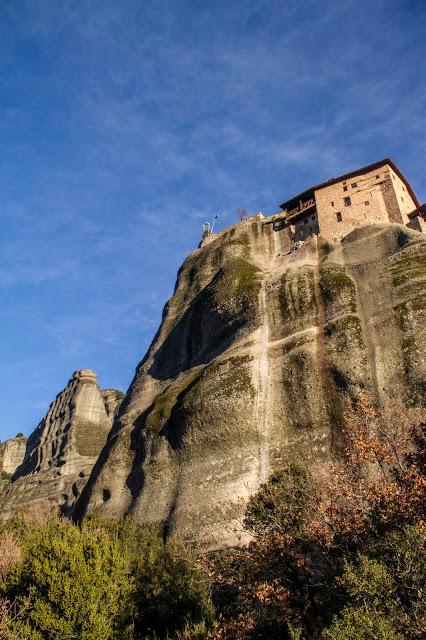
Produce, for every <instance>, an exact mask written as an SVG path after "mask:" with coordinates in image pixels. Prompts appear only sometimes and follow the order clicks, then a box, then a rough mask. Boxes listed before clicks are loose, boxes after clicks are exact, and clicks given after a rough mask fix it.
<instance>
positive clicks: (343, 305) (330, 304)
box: [320, 266, 356, 315]
mask: <svg viewBox="0 0 426 640" xmlns="http://www.w3.org/2000/svg"><path fill="white" fill-rule="evenodd" d="M320 290H321V295H322V298H323V300H324V302H325V304H326V311H327V315H330V314H332V313H339V312H340V313H342V312H344V311H346V312H347V311H349V312H351V313H355V312H356V291H355V284H354V282H353V280H352V278H350V277H349V276H348V275H347V274H346V272H345V271H344V269H342V268H341V267H336V266H323V267H321V269H320Z"/></svg>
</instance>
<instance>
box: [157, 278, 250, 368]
mask: <svg viewBox="0 0 426 640" xmlns="http://www.w3.org/2000/svg"><path fill="white" fill-rule="evenodd" d="M223 276H224V270H223V269H219V271H218V272H217V274H216V275H215V276H214V278H213V280H212V281H211V282H210V283H209V284H208V285H207V286H206V287H205V288H204V289H202V291H200V293H198V295H197V296H196V297H195V298H194V300H193V301H192V302H191V304H190V306H189V307H188V309H187V310H186V311H185V313H184V314H183V316H182V317H181V318H180V319H179V320H178V322H177V323H176V325H175V326H174V327H173V329H172V330H171V331H170V333H169V334H168V335H167V337H166V339H165V340H164V342H163V344H162V345H161V346H160V347H159V348H158V350H157V351H156V353H155V355H154V358H153V363H152V365H151V367H150V369H149V371H148V373H149V375H150V376H152V377H153V378H156V379H157V380H168V379H169V378H173V377H175V376H177V375H178V374H180V373H182V372H183V371H186V370H187V369H191V368H192V367H196V366H198V365H201V364H208V363H209V362H211V360H213V359H214V358H216V357H217V356H218V355H220V354H221V353H223V352H224V351H226V349H228V348H229V347H230V345H231V344H232V342H233V341H234V339H235V336H236V334H237V332H238V331H239V330H240V329H242V328H243V327H244V326H245V325H247V324H249V322H250V320H251V317H252V313H251V311H252V310H251V309H250V306H249V305H247V306H245V305H244V304H236V305H230V304H219V303H218V301H217V294H216V292H217V289H218V288H219V287H220V286H221V280H222V279H223Z"/></svg>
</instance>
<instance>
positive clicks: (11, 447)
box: [0, 436, 27, 475]
mask: <svg viewBox="0 0 426 640" xmlns="http://www.w3.org/2000/svg"><path fill="white" fill-rule="evenodd" d="M26 444H27V439H26V438H25V436H17V437H16V438H10V439H9V440H6V441H5V442H1V443H0V474H6V475H12V474H13V473H14V472H15V470H16V468H17V467H19V465H20V464H21V463H22V461H23V459H24V455H25V447H26Z"/></svg>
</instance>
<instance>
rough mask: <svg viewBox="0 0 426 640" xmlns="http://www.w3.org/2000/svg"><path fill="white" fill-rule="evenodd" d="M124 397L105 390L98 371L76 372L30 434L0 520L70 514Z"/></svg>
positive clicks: (0, 499)
mask: <svg viewBox="0 0 426 640" xmlns="http://www.w3.org/2000/svg"><path fill="white" fill-rule="evenodd" d="M123 396H124V394H123V393H122V392H120V391H116V390H113V389H105V390H103V391H101V390H100V389H99V385H98V382H97V379H96V373H95V372H94V371H91V370H90V369H82V370H80V371H76V372H75V373H74V374H73V376H72V378H71V380H70V381H69V382H68V384H67V386H66V387H65V389H64V390H63V391H61V392H60V393H59V395H58V396H57V397H56V399H55V400H54V401H53V402H52V404H51V405H50V407H49V410H48V412H47V414H46V416H45V417H44V418H43V420H42V421H41V422H40V424H39V425H38V427H37V428H36V429H35V431H33V433H32V434H31V435H30V437H29V439H28V441H27V444H26V452H25V457H24V456H23V460H22V461H21V462H22V463H21V464H20V466H19V467H18V468H17V469H16V470H14V475H13V478H12V483H11V484H10V485H9V487H8V488H7V489H6V490H5V492H4V493H3V494H2V495H1V496H0V519H3V520H4V519H7V518H9V517H10V516H11V515H12V514H13V513H14V512H16V511H18V510H22V509H28V508H29V509H33V508H43V509H45V510H49V511H50V510H55V509H57V508H59V509H60V510H61V511H62V512H63V513H65V514H66V513H68V512H69V510H70V509H71V507H72V505H73V504H74V502H75V499H76V498H77V497H78V495H79V494H80V491H81V489H82V487H83V486H84V484H85V482H86V480H87V477H88V476H89V474H90V471H91V469H92V467H93V465H94V463H95V462H96V459H97V457H98V455H99V452H100V451H101V449H102V447H103V446H104V444H105V442H106V439H107V436H108V432H109V430H110V428H111V424H112V422H113V419H114V416H115V414H116V411H117V408H118V407H119V405H120V402H121V400H122V398H123Z"/></svg>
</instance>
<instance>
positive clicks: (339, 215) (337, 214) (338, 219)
mask: <svg viewBox="0 0 426 640" xmlns="http://www.w3.org/2000/svg"><path fill="white" fill-rule="evenodd" d="M336 218H337V222H342V212H341V211H337V213H336Z"/></svg>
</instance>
